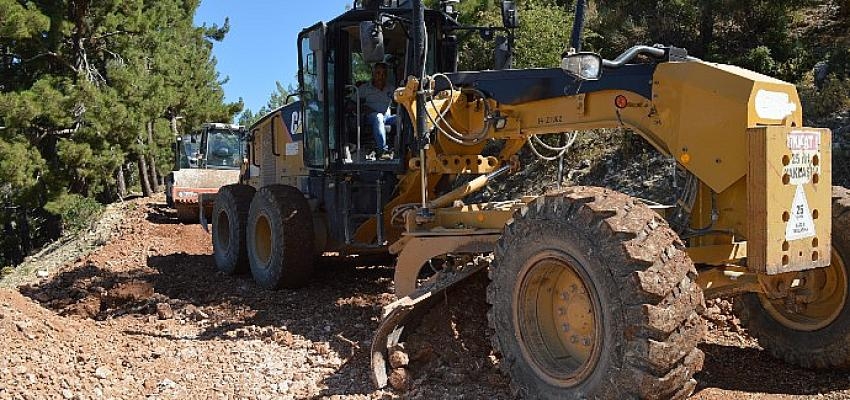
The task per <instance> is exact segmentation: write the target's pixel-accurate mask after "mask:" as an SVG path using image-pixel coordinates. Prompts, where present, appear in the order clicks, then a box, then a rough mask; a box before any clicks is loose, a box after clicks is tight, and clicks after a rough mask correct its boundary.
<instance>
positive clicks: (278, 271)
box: [248, 185, 316, 290]
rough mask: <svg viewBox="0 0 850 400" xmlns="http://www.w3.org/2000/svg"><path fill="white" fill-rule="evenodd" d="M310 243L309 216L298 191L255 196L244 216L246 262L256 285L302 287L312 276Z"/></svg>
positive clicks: (272, 190) (271, 190) (270, 189)
mask: <svg viewBox="0 0 850 400" xmlns="http://www.w3.org/2000/svg"><path fill="white" fill-rule="evenodd" d="M314 242H315V237H314V234H313V216H312V213H311V212H310V205H309V204H308V203H307V199H305V198H304V195H303V194H302V193H301V191H299V190H298V189H296V188H294V187H292V186H286V185H275V186H267V187H264V188H262V189H260V191H258V192H257V195H256V196H254V201H252V202H251V210H250V212H249V213H248V259H249V260H250V264H251V274H252V275H253V276H254V281H256V282H257V284H258V285H260V286H262V287H263V288H266V289H271V290H276V289H280V288H288V289H294V288H299V287H303V286H305V285H306V284H307V282H308V280H309V279H310V276H311V275H312V272H313V261H314V257H315V251H316V250H315V245H314Z"/></svg>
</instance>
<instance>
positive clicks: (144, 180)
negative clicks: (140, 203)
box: [136, 154, 153, 197]
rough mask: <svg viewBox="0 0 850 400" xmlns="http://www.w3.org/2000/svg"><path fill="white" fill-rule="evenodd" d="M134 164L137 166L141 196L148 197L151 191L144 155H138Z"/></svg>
mask: <svg viewBox="0 0 850 400" xmlns="http://www.w3.org/2000/svg"><path fill="white" fill-rule="evenodd" d="M136 163H137V164H138V166H139V184H140V185H142V195H143V196H145V197H150V196H151V195H152V194H153V191H151V184H150V179H149V178H148V164H147V162H145V156H144V154H139V158H138V160H137V161H136Z"/></svg>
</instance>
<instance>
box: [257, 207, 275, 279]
mask: <svg viewBox="0 0 850 400" xmlns="http://www.w3.org/2000/svg"><path fill="white" fill-rule="evenodd" d="M254 250H255V253H256V255H257V258H258V259H259V260H260V261H261V263H260V265H258V266H259V267H261V268H263V269H266V268H268V266H269V261H270V260H271V256H272V227H271V223H270V221H269V218H268V217H267V216H266V215H265V214H260V215H259V216H258V217H257V223H256V224H255V225H254Z"/></svg>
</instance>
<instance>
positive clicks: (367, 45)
mask: <svg viewBox="0 0 850 400" xmlns="http://www.w3.org/2000/svg"><path fill="white" fill-rule="evenodd" d="M360 51H361V53H363V61H364V62H367V63H369V64H371V63H377V62H383V61H384V30H383V28H382V27H381V24H379V23H375V22H373V21H364V22H361V23H360Z"/></svg>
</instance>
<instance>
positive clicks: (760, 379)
mask: <svg viewBox="0 0 850 400" xmlns="http://www.w3.org/2000/svg"><path fill="white" fill-rule="evenodd" d="M700 348H701V349H702V350H703V351H704V352H705V365H704V367H703V369H702V372H700V373H699V374H697V376H696V379H697V381H698V382H699V387H698V388H697V392H699V391H702V390H705V389H709V388H718V389H724V390H734V391H740V392H748V393H769V394H785V395H812V396H817V395H818V394H821V393H829V392H834V391H841V390H847V389H850V375H848V374H847V371H838V370H824V371H818V370H811V369H804V368H800V367H797V366H794V365H791V364H787V363H785V362H784V361H781V360H778V359H776V358H774V357H773V356H771V355H770V353H768V352H766V351H764V350H761V349H757V348H739V347H734V346H720V345H714V344H702V345H701V346H700Z"/></svg>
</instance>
